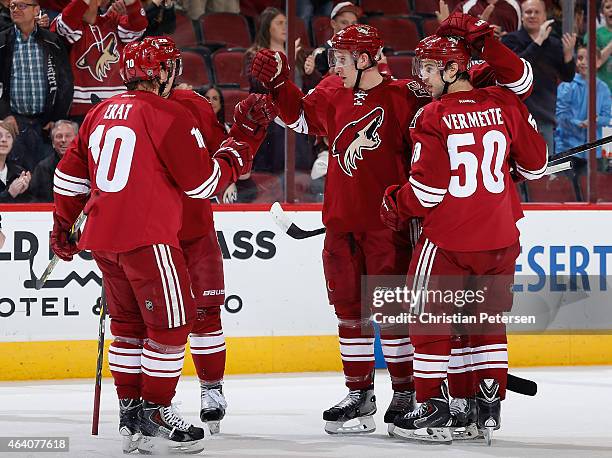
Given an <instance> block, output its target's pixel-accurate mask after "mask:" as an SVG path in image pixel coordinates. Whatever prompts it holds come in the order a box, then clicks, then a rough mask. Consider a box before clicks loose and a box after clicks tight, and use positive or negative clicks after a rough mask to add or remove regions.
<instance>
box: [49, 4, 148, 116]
mask: <svg viewBox="0 0 612 458" xmlns="http://www.w3.org/2000/svg"><path fill="white" fill-rule="evenodd" d="M107 4H108V0H73V1H72V2H71V3H70V4H69V5H68V6H67V7H66V8H64V9H63V10H62V13H61V14H60V15H59V16H58V17H57V18H55V20H54V21H53V23H52V24H51V29H52V30H54V31H57V33H58V34H59V35H61V36H62V37H63V38H64V39H65V40H66V41H67V42H68V44H70V65H71V67H72V73H73V74H74V101H73V104H72V107H71V109H70V117H71V119H72V120H74V121H77V122H79V123H80V122H81V121H82V120H83V118H84V117H85V113H87V111H88V110H89V108H91V106H92V101H91V96H92V95H95V96H97V97H99V98H100V99H102V100H105V99H108V98H109V97H112V96H113V95H117V94H120V93H122V92H124V91H125V86H124V85H123V82H122V80H121V77H120V76H119V58H120V57H121V53H122V52H123V47H124V46H125V44H127V43H130V42H132V41H137V40H139V39H140V38H141V37H142V35H143V34H144V32H145V29H146V28H147V19H146V17H145V16H144V11H143V9H142V5H141V3H140V1H139V0H117V1H115V2H114V3H113V4H112V5H111V6H110V8H109V9H108V11H107V12H106V13H105V14H103V15H100V14H98V8H99V7H102V6H105V5H107Z"/></svg>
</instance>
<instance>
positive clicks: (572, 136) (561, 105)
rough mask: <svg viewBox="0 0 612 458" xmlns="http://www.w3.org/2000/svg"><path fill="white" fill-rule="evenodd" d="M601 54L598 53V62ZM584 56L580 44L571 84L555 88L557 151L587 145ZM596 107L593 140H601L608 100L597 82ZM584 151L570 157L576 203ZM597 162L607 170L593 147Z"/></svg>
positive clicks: (610, 104)
mask: <svg viewBox="0 0 612 458" xmlns="http://www.w3.org/2000/svg"><path fill="white" fill-rule="evenodd" d="M600 57H601V52H599V51H598V59H599V58H600ZM587 71H588V53H587V48H586V46H584V45H581V46H579V47H578V51H577V53H576V76H575V77H574V80H573V81H572V82H571V83H561V84H560V85H559V87H558V89H557V130H556V131H555V143H556V146H557V151H559V152H560V151H565V150H567V149H569V148H572V147H574V146H578V145H582V144H584V143H586V142H587V129H588V127H589V120H588V100H589V97H588V81H587ZM595 92H596V107H597V138H601V137H602V128H603V127H604V126H607V125H608V124H609V123H610V110H611V108H612V101H611V98H610V89H609V88H608V85H607V84H606V83H604V82H603V81H602V80H601V79H599V78H597V80H596V90H595ZM588 154H589V153H587V152H585V153H580V154H578V155H576V156H574V159H573V163H572V166H573V174H572V177H571V178H572V181H573V183H574V189H575V191H576V196H577V199H578V200H579V201H582V200H583V199H582V192H581V189H580V187H579V182H578V176H579V175H582V174H583V173H584V172H585V170H586V164H587V161H586V159H587V158H588ZM597 162H598V169H599V170H600V171H610V167H609V160H608V159H607V158H603V157H602V154H601V148H597Z"/></svg>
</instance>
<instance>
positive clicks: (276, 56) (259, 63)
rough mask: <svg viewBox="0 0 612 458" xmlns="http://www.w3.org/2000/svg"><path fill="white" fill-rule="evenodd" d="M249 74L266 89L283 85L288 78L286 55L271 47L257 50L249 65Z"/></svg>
mask: <svg viewBox="0 0 612 458" xmlns="http://www.w3.org/2000/svg"><path fill="white" fill-rule="evenodd" d="M251 75H253V78H255V79H256V80H257V81H259V82H260V83H261V84H263V85H264V86H265V87H266V89H268V90H272V89H274V88H277V87H279V86H281V85H283V84H284V83H285V81H287V80H288V79H289V65H288V64H287V56H285V54H284V53H282V52H279V51H272V50H271V49H262V50H261V51H258V52H257V54H256V55H255V58H254V59H253V64H252V65H251Z"/></svg>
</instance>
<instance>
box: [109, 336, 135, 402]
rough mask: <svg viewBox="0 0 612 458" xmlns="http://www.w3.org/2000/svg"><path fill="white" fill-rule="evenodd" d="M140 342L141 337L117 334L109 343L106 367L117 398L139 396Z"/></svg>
mask: <svg viewBox="0 0 612 458" xmlns="http://www.w3.org/2000/svg"><path fill="white" fill-rule="evenodd" d="M142 343H143V341H142V340H141V339H136V338H132V337H120V336H117V337H115V340H114V341H113V342H112V343H111V344H110V347H109V349H108V367H109V369H110V371H111V374H112V375H113V379H114V380H115V387H116V389H117V396H118V397H119V399H126V398H131V399H139V398H140V385H141V377H142V370H141V368H140V358H141V355H142Z"/></svg>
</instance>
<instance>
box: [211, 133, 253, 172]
mask: <svg viewBox="0 0 612 458" xmlns="http://www.w3.org/2000/svg"><path fill="white" fill-rule="evenodd" d="M213 157H214V158H215V159H222V160H224V161H226V162H227V163H228V164H229V165H230V167H231V168H232V180H231V181H232V182H235V181H236V180H238V177H239V176H240V175H244V174H245V173H249V172H250V171H251V166H252V164H253V152H252V151H251V147H250V146H249V145H247V144H246V143H243V142H237V141H236V140H234V138H233V137H229V138H228V139H227V140H225V141H224V142H223V143H221V146H220V147H219V149H218V150H217V152H216V153H215V154H213Z"/></svg>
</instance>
